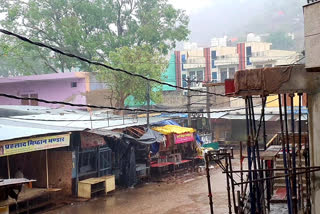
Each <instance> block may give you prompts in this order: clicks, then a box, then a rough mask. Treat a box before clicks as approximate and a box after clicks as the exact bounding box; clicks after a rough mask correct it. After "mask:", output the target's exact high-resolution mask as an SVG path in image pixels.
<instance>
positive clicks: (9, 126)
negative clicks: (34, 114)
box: [0, 118, 83, 141]
mask: <svg viewBox="0 0 320 214" xmlns="http://www.w3.org/2000/svg"><path fill="white" fill-rule="evenodd" d="M81 130H83V128H75V127H60V126H50V125H43V124H35V123H28V122H21V121H15V120H11V119H2V118H0V133H1V134H0V141H5V140H12V139H18V138H26V137H31V136H35V135H46V134H56V133H63V132H70V131H81Z"/></svg>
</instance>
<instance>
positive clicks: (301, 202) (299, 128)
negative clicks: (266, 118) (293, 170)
mask: <svg viewBox="0 0 320 214" xmlns="http://www.w3.org/2000/svg"><path fill="white" fill-rule="evenodd" d="M298 96H299V124H298V131H299V142H298V149H299V168H300V167H301V166H302V163H301V162H302V157H301V155H302V153H301V150H302V136H301V134H302V127H301V96H302V93H298ZM298 179H299V184H298V185H299V186H298V190H299V208H300V209H301V210H304V200H303V182H302V174H301V175H299V178H298Z"/></svg>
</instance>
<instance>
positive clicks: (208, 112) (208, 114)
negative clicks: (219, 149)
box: [206, 84, 213, 141]
mask: <svg viewBox="0 0 320 214" xmlns="http://www.w3.org/2000/svg"><path fill="white" fill-rule="evenodd" d="M206 88H207V105H206V107H207V118H208V128H209V133H210V134H211V141H212V140H213V131H212V127H211V115H210V106H211V105H210V94H209V86H208V84H207V86H206Z"/></svg>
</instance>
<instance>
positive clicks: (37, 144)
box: [0, 134, 70, 157]
mask: <svg viewBox="0 0 320 214" xmlns="http://www.w3.org/2000/svg"><path fill="white" fill-rule="evenodd" d="M69 145H70V134H61V135H53V136H45V137H35V138H25V139H18V140H12V141H6V142H2V143H1V144H0V157H4V156H9V155H16V154H21V153H27V152H34V151H40V150H46V149H54V148H59V147H65V146H69Z"/></svg>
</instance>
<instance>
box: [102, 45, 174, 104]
mask: <svg viewBox="0 0 320 214" xmlns="http://www.w3.org/2000/svg"><path fill="white" fill-rule="evenodd" d="M109 59H110V62H111V65H112V66H114V67H117V68H121V69H124V70H128V71H131V72H132V73H135V74H141V75H144V76H148V77H150V78H153V79H157V80H161V76H162V73H163V72H164V70H165V68H166V67H167V65H168V62H167V60H166V59H165V57H163V56H162V55H161V53H160V52H159V51H157V50H154V49H153V48H152V47H151V46H149V45H142V46H135V47H133V48H130V47H122V48H117V49H116V51H112V52H110V54H109ZM96 69H97V71H98V79H99V80H101V81H102V82H108V86H109V87H110V90H111V91H112V93H113V97H114V98H115V100H116V103H115V104H113V105H114V106H117V107H124V101H125V99H126V98H127V97H129V96H130V95H131V96H133V97H134V99H135V101H136V102H137V103H144V102H145V100H146V91H147V84H148V83H147V81H145V80H143V79H141V78H138V77H133V76H128V75H126V74H124V73H119V72H116V71H111V70H107V69H104V68H101V67H96ZM149 83H150V87H151V88H152V89H153V90H151V91H150V98H151V100H152V101H153V102H159V101H161V99H162V93H161V87H159V84H157V83H154V82H149Z"/></svg>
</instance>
